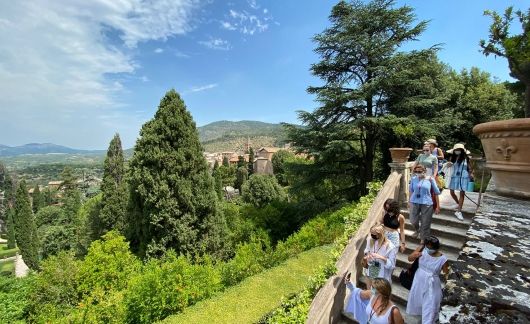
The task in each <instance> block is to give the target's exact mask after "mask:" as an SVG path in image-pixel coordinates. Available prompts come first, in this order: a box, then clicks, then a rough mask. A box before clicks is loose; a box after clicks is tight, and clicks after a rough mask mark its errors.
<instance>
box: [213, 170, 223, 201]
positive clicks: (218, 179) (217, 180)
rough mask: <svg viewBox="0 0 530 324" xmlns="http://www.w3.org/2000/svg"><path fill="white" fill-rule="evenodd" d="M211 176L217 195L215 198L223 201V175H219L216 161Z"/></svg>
mask: <svg viewBox="0 0 530 324" xmlns="http://www.w3.org/2000/svg"><path fill="white" fill-rule="evenodd" d="M212 176H213V180H214V186H215V192H216V193H217V197H218V198H219V199H223V197H224V190H223V175H222V174H221V171H220V170H219V162H217V161H215V164H214V166H213V171H212Z"/></svg>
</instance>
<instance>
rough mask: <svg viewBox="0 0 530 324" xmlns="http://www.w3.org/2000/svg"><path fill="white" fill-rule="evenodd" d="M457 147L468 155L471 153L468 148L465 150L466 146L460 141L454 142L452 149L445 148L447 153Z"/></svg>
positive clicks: (450, 152)
mask: <svg viewBox="0 0 530 324" xmlns="http://www.w3.org/2000/svg"><path fill="white" fill-rule="evenodd" d="M457 149H462V150H464V151H465V152H466V154H467V155H469V154H470V153H471V152H469V151H468V150H466V148H465V147H464V144H462V143H456V144H455V145H454V146H453V148H452V149H450V150H447V153H449V154H453V151H454V150H457Z"/></svg>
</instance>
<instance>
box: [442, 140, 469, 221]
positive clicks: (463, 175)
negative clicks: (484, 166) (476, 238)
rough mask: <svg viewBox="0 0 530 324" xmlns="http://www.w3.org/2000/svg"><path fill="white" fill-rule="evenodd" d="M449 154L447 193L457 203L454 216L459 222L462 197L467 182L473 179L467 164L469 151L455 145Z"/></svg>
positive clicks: (462, 145) (462, 218) (462, 202)
mask: <svg viewBox="0 0 530 324" xmlns="http://www.w3.org/2000/svg"><path fill="white" fill-rule="evenodd" d="M447 153H448V154H451V158H450V160H449V162H447V166H448V167H450V168H451V172H450V173H451V180H450V182H449V192H450V193H451V197H452V198H453V200H454V201H455V202H456V203H457V205H458V207H457V208H456V211H455V216H456V218H458V219H459V220H464V217H463V216H462V206H463V205H464V196H465V194H466V190H467V187H468V184H469V182H470V181H471V179H472V178H473V170H472V169H471V163H470V162H469V153H470V152H469V151H468V150H466V148H465V146H464V144H462V143H457V144H455V145H454V146H453V148H452V149H450V150H448V151H447ZM455 190H458V191H460V195H459V197H457V196H456V194H455Z"/></svg>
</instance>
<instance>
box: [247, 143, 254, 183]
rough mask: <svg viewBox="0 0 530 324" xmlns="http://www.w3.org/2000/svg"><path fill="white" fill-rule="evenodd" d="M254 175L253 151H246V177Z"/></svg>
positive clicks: (250, 149)
mask: <svg viewBox="0 0 530 324" xmlns="http://www.w3.org/2000/svg"><path fill="white" fill-rule="evenodd" d="M252 174H254V149H253V148H252V147H251V148H249V149H248V175H249V176H251V175H252Z"/></svg>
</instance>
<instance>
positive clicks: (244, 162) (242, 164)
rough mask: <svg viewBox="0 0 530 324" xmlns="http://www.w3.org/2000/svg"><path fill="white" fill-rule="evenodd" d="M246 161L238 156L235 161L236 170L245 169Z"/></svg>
mask: <svg viewBox="0 0 530 324" xmlns="http://www.w3.org/2000/svg"><path fill="white" fill-rule="evenodd" d="M246 164H247V161H245V157H244V156H242V155H240V156H239V157H238V159H237V168H238V169H239V168H241V167H246Z"/></svg>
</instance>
